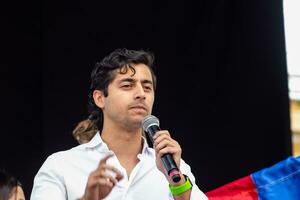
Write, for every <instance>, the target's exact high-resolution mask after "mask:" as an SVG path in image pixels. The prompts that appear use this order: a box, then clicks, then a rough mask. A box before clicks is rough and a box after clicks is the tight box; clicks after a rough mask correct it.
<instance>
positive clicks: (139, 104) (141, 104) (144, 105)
mask: <svg viewBox="0 0 300 200" xmlns="http://www.w3.org/2000/svg"><path fill="white" fill-rule="evenodd" d="M129 108H142V109H144V110H146V111H148V107H147V105H146V104H145V103H143V102H135V103H132V104H130V105H129Z"/></svg>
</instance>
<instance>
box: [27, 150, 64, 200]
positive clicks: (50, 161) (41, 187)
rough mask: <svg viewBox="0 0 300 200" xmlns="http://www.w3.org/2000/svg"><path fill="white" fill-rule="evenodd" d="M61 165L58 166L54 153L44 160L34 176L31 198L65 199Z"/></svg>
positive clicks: (32, 199)
mask: <svg viewBox="0 0 300 200" xmlns="http://www.w3.org/2000/svg"><path fill="white" fill-rule="evenodd" d="M61 169H62V166H59V164H58V162H57V158H56V157H55V155H51V156H49V157H48V158H47V160H46V161H45V162H44V164H43V165H42V167H41V168H40V170H39V171H38V173H37V174H36V176H35V178H34V183H33V189H32V192H31V196H30V199H31V200H48V199H55V200H66V199H67V197H66V196H67V195H66V188H65V183H64V178H63V176H62V171H61Z"/></svg>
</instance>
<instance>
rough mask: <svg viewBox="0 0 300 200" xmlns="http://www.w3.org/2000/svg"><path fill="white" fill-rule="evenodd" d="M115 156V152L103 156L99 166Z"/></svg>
mask: <svg viewBox="0 0 300 200" xmlns="http://www.w3.org/2000/svg"><path fill="white" fill-rule="evenodd" d="M113 156H114V155H113V154H108V155H106V156H104V158H102V159H101V160H100V163H99V166H98V168H100V166H101V165H103V164H105V163H106V161H107V160H108V159H109V158H111V157H113Z"/></svg>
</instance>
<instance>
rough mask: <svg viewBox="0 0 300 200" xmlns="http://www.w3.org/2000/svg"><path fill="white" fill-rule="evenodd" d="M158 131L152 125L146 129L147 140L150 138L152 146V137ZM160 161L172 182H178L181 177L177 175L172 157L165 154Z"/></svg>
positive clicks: (177, 170)
mask: <svg viewBox="0 0 300 200" xmlns="http://www.w3.org/2000/svg"><path fill="white" fill-rule="evenodd" d="M159 130H160V128H159V127H158V126H156V125H152V126H150V127H149V128H148V131H147V133H148V135H149V138H150V140H151V142H152V144H153V143H154V141H153V136H154V135H155V133H156V132H157V131H159ZM161 160H162V163H163V165H164V167H165V169H166V170H167V172H168V175H169V176H170V177H171V178H172V180H173V182H175V183H177V182H179V181H180V180H181V177H180V175H179V169H178V167H177V165H176V163H175V161H174V159H173V156H172V155H171V154H169V153H167V154H164V155H163V156H162V157H161Z"/></svg>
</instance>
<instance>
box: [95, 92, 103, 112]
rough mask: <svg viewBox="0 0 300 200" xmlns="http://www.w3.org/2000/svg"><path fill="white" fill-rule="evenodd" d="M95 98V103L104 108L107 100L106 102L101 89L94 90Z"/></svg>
mask: <svg viewBox="0 0 300 200" xmlns="http://www.w3.org/2000/svg"><path fill="white" fill-rule="evenodd" d="M93 99H94V102H95V104H96V105H97V106H98V107H99V108H101V109H103V108H104V107H105V102H104V94H103V92H102V91H100V90H94V92H93Z"/></svg>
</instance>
